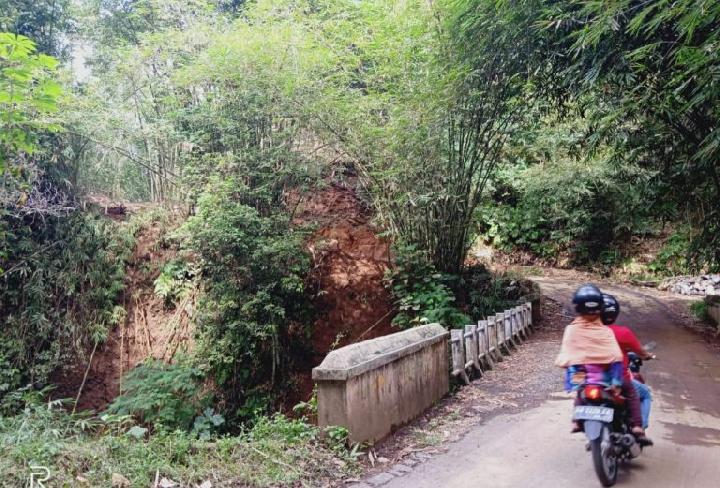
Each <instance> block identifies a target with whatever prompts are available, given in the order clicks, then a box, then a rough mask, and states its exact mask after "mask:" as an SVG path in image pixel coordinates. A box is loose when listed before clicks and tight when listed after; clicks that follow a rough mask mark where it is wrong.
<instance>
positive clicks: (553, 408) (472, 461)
mask: <svg viewBox="0 0 720 488" xmlns="http://www.w3.org/2000/svg"><path fill="white" fill-rule="evenodd" d="M538 281H539V282H540V284H541V286H542V288H543V292H544V293H545V294H546V295H548V296H550V297H552V298H555V299H556V300H559V301H561V302H562V303H563V304H565V305H566V307H567V308H568V310H570V305H569V297H570V296H571V294H572V292H573V289H574V287H575V286H577V285H576V284H574V283H569V282H564V281H563V280H561V279H556V278H539V279H538ZM606 290H607V291H609V292H610V293H613V294H614V295H615V296H616V297H617V298H618V299H619V300H620V302H621V305H622V314H621V316H620V319H619V320H618V323H620V324H622V325H628V326H631V327H632V328H633V330H634V331H635V332H636V334H637V335H638V336H639V337H640V339H641V341H642V342H648V341H655V342H657V347H656V349H655V350H654V352H655V353H656V354H657V355H658V357H659V359H658V361H652V362H647V363H646V364H645V366H644V367H643V373H644V375H645V378H646V380H647V382H648V384H649V385H650V387H651V388H652V391H653V395H654V403H653V409H652V414H651V419H650V429H649V430H648V435H649V436H650V437H652V438H653V440H654V441H655V446H653V447H650V448H648V449H646V450H645V451H644V452H643V454H642V455H641V456H640V457H639V458H637V459H634V460H632V461H631V462H630V463H629V464H628V465H627V466H625V467H623V468H622V469H621V470H620V473H619V475H618V483H617V486H620V487H624V486H628V487H641V486H643V487H653V488H715V487H720V354H718V352H717V349H714V348H713V347H712V346H710V345H708V344H707V343H705V342H704V341H703V339H702V338H700V337H699V336H698V335H696V334H694V333H692V332H690V331H688V330H686V329H683V328H682V326H681V325H679V324H678V323H677V319H676V318H674V316H673V315H672V313H671V312H670V309H669V308H668V306H667V299H663V298H658V297H657V296H656V294H654V293H650V292H643V291H642V290H638V289H635V288H624V287H607V288H606V287H603V291H606ZM549 359H550V358H549ZM550 360H551V359H550ZM558 374H561V373H560V372H559V373H558ZM571 402H572V400H571V399H569V398H568V397H567V396H566V395H564V394H562V393H561V392H557V394H552V395H550V396H549V398H548V399H547V400H546V401H545V402H543V403H542V404H541V405H540V406H538V407H536V408H532V409H529V410H526V411H523V412H520V413H513V414H508V415H498V416H496V417H494V418H492V419H491V420H490V421H488V422H487V423H485V424H483V425H479V426H477V427H476V428H474V429H473V430H472V431H470V432H469V433H468V434H467V435H466V436H465V437H464V438H463V439H462V440H460V441H458V442H456V443H454V444H451V445H450V446H448V450H447V452H445V453H443V454H440V455H437V456H435V457H433V458H431V459H430V460H428V461H426V462H425V463H423V464H421V465H419V466H418V467H416V468H415V469H414V470H413V471H412V472H411V473H408V474H407V475H406V476H403V477H401V478H396V479H394V480H393V481H391V482H390V483H388V484H386V485H383V488H385V487H392V488H399V487H411V488H426V487H427V488H439V487H440V488H445V487H448V488H450V487H452V488H456V487H457V488H462V487H473V488H482V487H488V488H490V487H492V488H504V487H513V488H516V487H519V488H524V487H528V488H563V487H573V488H583V487H597V486H600V483H599V481H598V480H597V477H596V475H595V472H594V470H593V467H592V460H591V458H590V454H589V453H587V452H585V450H584V445H585V440H584V437H583V436H582V434H575V435H571V434H570V433H569V431H570V416H571V409H572V404H571Z"/></svg>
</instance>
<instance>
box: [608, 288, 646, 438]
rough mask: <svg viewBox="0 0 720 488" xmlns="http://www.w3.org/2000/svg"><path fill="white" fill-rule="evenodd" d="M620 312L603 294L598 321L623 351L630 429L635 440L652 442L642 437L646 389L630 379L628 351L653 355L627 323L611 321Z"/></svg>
mask: <svg viewBox="0 0 720 488" xmlns="http://www.w3.org/2000/svg"><path fill="white" fill-rule="evenodd" d="M618 315H620V303H618V301H617V300H616V299H615V297H614V296H612V295H606V294H603V312H602V322H603V323H604V324H605V325H607V326H608V327H609V328H610V330H612V332H613V334H614V335H615V339H616V340H617V342H618V345H619V346H620V350H621V351H622V353H623V369H624V374H623V386H622V393H623V396H624V397H625V398H626V400H627V403H628V409H629V412H630V422H631V425H632V433H633V434H634V435H635V436H636V437H637V439H638V442H640V443H641V444H643V445H652V441H651V440H650V439H649V438H647V437H645V430H644V429H646V428H647V426H648V420H649V417H650V403H651V402H652V398H651V397H650V389H649V388H648V387H647V386H646V385H644V384H642V383H640V382H639V381H636V380H634V379H633V375H632V373H631V371H630V369H629V366H630V361H629V359H628V353H630V352H633V353H635V354H637V355H638V356H639V357H640V358H642V359H651V358H653V357H654V356H653V355H652V354H650V353H649V352H647V351H646V350H645V349H644V348H643V347H642V345H641V344H640V341H639V340H638V338H637V336H636V335H635V334H634V333H633V331H632V330H630V329H629V328H627V327H623V326H621V325H617V324H615V320H616V319H617V317H618Z"/></svg>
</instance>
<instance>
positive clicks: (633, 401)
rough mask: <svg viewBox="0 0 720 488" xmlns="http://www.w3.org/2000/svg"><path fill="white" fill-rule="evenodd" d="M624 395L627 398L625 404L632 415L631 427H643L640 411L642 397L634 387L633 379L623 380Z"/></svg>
mask: <svg viewBox="0 0 720 488" xmlns="http://www.w3.org/2000/svg"><path fill="white" fill-rule="evenodd" d="M622 394H623V396H624V397H625V403H626V406H627V409H628V413H629V414H630V425H631V426H632V427H642V425H643V422H642V410H641V409H640V396H639V395H638V393H637V390H636V389H635V385H633V382H632V379H631V378H627V377H626V378H623V384H622Z"/></svg>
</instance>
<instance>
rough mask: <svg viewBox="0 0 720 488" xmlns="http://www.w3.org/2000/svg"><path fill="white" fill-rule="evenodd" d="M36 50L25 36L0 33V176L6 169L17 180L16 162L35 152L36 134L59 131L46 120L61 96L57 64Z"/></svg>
mask: <svg viewBox="0 0 720 488" xmlns="http://www.w3.org/2000/svg"><path fill="white" fill-rule="evenodd" d="M35 51H36V48H35V43H34V42H33V41H31V40H30V39H28V38H27V37H25V36H22V35H15V34H11V33H9V32H0V175H2V174H3V173H4V172H5V171H6V170H8V169H9V170H10V171H11V173H12V174H13V176H15V177H16V178H18V179H21V178H22V177H23V176H24V175H23V173H22V165H21V164H20V161H19V159H20V157H21V155H23V154H25V155H30V154H32V153H33V152H35V150H36V144H37V136H38V132H39V131H41V130H56V129H57V128H58V127H57V125H56V124H54V123H52V122H51V121H50V120H49V119H47V118H46V116H47V114H50V113H52V112H54V111H55V110H56V109H57V100H58V97H60V95H61V93H62V89H61V87H60V85H59V84H58V83H57V82H56V81H55V80H54V79H53V77H52V74H53V72H54V70H55V68H56V67H57V64H58V62H57V60H56V59H55V58H53V57H51V56H48V55H46V54H36V52H35ZM3 183H4V185H3V186H5V185H6V184H7V183H6V180H5V179H4V180H3ZM2 189H3V190H5V188H2Z"/></svg>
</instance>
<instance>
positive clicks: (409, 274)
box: [386, 245, 470, 329]
mask: <svg viewBox="0 0 720 488" xmlns="http://www.w3.org/2000/svg"><path fill="white" fill-rule="evenodd" d="M448 279H449V278H448V277H447V276H446V275H443V274H442V273H438V272H437V270H436V269H435V268H434V266H433V265H432V264H431V262H430V261H429V259H428V258H427V254H425V253H423V252H422V251H418V250H417V249H416V248H415V247H414V246H412V245H406V246H400V247H397V248H396V249H395V267H394V268H393V269H392V271H390V272H389V273H388V276H387V277H386V283H387V286H388V287H389V288H390V289H391V291H392V294H393V297H394V299H395V304H396V306H397V308H398V311H399V313H398V314H397V315H396V316H395V318H393V321H392V323H393V325H394V326H396V327H400V328H403V329H406V328H410V327H414V326H416V325H420V324H424V323H435V322H437V323H440V324H442V325H443V326H445V327H447V328H451V327H453V326H460V325H465V324H467V323H470V318H469V317H467V316H466V315H465V314H464V313H462V311H460V309H458V307H457V305H456V304H455V295H454V294H453V291H452V289H451V288H450V287H449V286H448V285H447V281H448Z"/></svg>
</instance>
